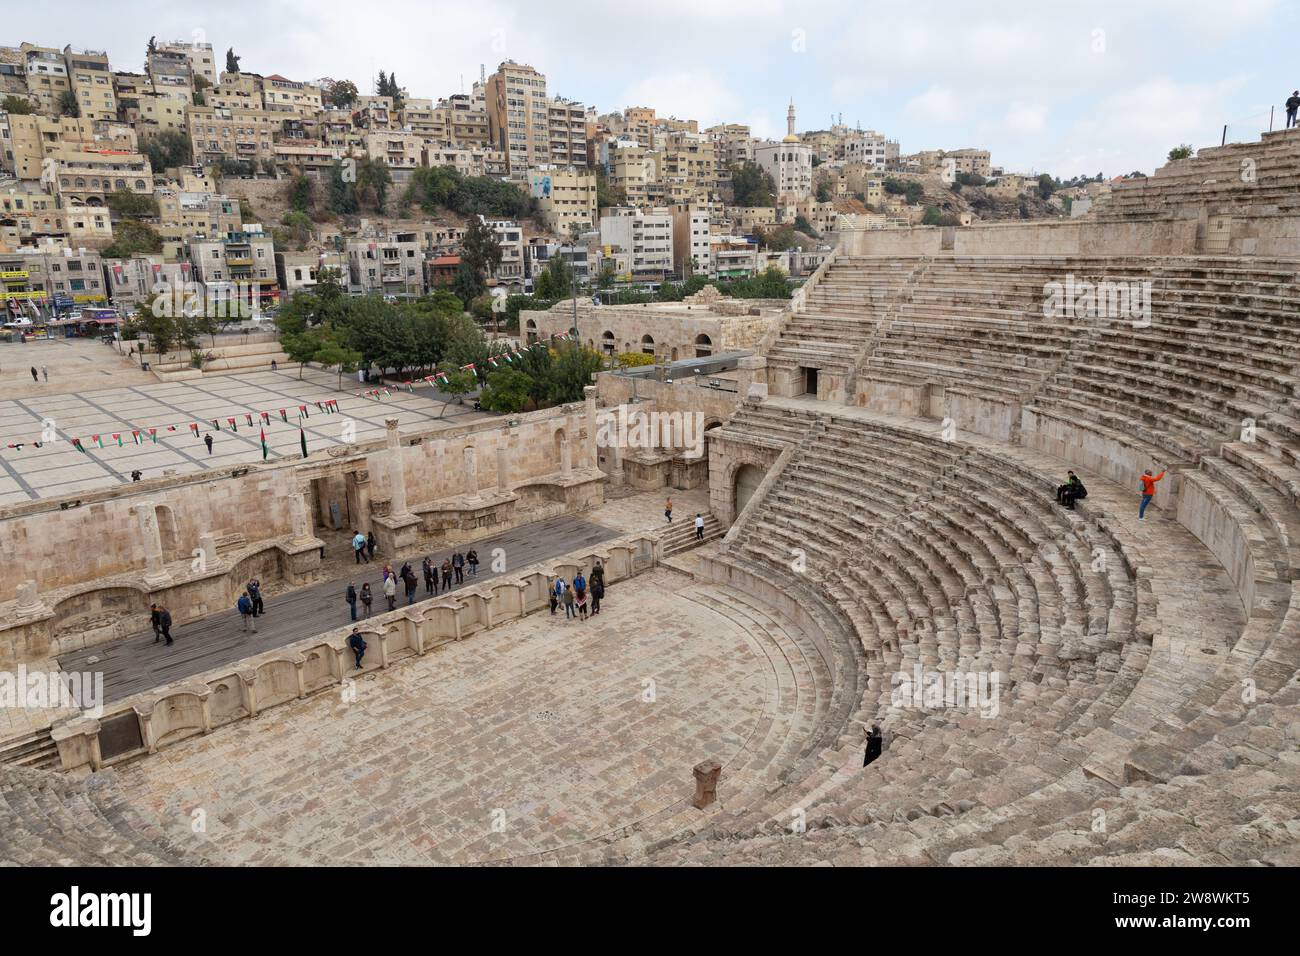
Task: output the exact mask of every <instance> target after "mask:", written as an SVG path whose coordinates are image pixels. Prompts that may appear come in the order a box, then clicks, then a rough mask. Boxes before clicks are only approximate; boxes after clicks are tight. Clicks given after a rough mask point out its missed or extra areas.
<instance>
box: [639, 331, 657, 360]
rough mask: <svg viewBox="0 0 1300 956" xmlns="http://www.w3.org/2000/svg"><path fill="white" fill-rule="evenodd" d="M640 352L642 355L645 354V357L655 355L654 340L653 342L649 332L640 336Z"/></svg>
mask: <svg viewBox="0 0 1300 956" xmlns="http://www.w3.org/2000/svg"><path fill="white" fill-rule="evenodd" d="M641 351H642V352H643V353H644V354H646V355H654V354H655V340H654V336H653V335H651V334H650V333H649V332H647V333H646V334H645V335H643V336H641Z"/></svg>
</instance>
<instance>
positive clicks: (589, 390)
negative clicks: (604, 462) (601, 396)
mask: <svg viewBox="0 0 1300 956" xmlns="http://www.w3.org/2000/svg"><path fill="white" fill-rule="evenodd" d="M596 391H597V389H596V386H595V385H584V386H583V387H582V397H583V401H585V402H586V404H587V446H586V447H585V448H583V455H582V460H583V461H585V462H586V467H588V468H597V467H599V464H600V452H599V451H598V450H597V448H596Z"/></svg>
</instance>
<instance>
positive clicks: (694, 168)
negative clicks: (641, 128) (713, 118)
mask: <svg viewBox="0 0 1300 956" xmlns="http://www.w3.org/2000/svg"><path fill="white" fill-rule="evenodd" d="M661 166H662V171H661V175H662V177H663V178H666V179H669V180H677V181H680V182H682V183H684V184H685V185H686V187H687V190H688V192H690V193H699V194H700V198H701V199H702V200H707V199H708V194H709V193H710V192H711V191H712V190H714V189H716V188H717V185H718V178H719V177H718V162H717V150H716V146H715V144H714V142H713V141H712V140H711V139H710V138H709V137H708V135H707V134H705V133H697V132H691V131H690V130H677V131H674V132H670V133H668V134H667V136H666V137H665V140H664V151H663V160H662V163H661Z"/></svg>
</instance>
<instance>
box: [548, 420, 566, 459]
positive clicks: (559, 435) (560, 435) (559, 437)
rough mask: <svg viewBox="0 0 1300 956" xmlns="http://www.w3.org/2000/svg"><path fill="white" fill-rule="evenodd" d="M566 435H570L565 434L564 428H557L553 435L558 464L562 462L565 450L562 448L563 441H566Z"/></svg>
mask: <svg viewBox="0 0 1300 956" xmlns="http://www.w3.org/2000/svg"><path fill="white" fill-rule="evenodd" d="M566 437H568V436H567V435H565V433H564V429H563V428H557V429H555V434H554V435H552V436H551V445H552V450H553V451H554V452H555V463H556V464H557V465H558V464H559V463H560V460H561V455H562V454H563V452H562V451H561V450H560V449H561V448H562V447H563V445H562V444H561V443H562V442H563V441H564V439H565V438H566Z"/></svg>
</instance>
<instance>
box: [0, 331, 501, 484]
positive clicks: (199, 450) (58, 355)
mask: <svg viewBox="0 0 1300 956" xmlns="http://www.w3.org/2000/svg"><path fill="white" fill-rule="evenodd" d="M33 365H34V366H35V367H36V368H37V370H38V372H39V370H40V368H41V366H42V365H46V366H48V368H49V373H50V381H49V382H48V383H47V382H45V381H44V380H42V381H41V382H39V383H33V382H32V379H31V374H30V372H29V368H30V367H32V366H33ZM360 387H361V386H359V385H358V383H357V381H356V376H355V375H353V376H351V377H349V376H344V377H343V390H342V391H339V389H338V376H337V374H331V373H329V372H324V371H321V370H319V369H311V368H308V369H305V370H304V372H303V376H302V378H301V379H299V377H298V368H297V366H286V367H283V368H281V369H279V370H277V371H274V372H272V371H270V370H266V371H260V372H244V373H235V374H230V375H209V376H206V377H204V378H202V379H197V380H192V381H181V382H168V383H164V382H159V381H158V380H157V378H155V377H154V376H153V375H152V374H151V373H146V372H141V371H140V370H139V369H138V367H136V366H133V365H132V362H131V360H129V359H128V358H126V357H124V356H120V355H118V354H117V351H116V349H115V348H114V347H112V346H107V345H104V344H103V343H101V342H99V341H96V340H91V339H70V340H60V341H53V342H37V343H30V344H28V345H23V346H17V345H8V346H3V347H0V506H4V505H6V504H19V503H22V502H25V501H31V500H35V499H39V498H56V497H62V496H65V495H70V494H76V493H78V492H83V491H90V490H93V489H97V488H103V487H111V486H114V485H120V484H127V483H129V482H130V481H131V472H132V471H133V470H136V469H138V470H140V471H141V472H142V473H143V477H145V478H157V477H160V476H162V475H163V474H164V472H175V473H176V474H186V473H189V472H195V471H202V470H204V469H208V468H229V467H232V466H236V465H245V464H251V463H256V462H260V461H261V460H262V450H261V441H260V438H259V434H258V432H259V428H260V427H261V426H260V419H259V418H258V413H259V412H264V411H265V412H269V413H270V416H271V423H270V425H268V426H266V438H267V444H268V446H269V448H270V457H269V459H268V460H276V459H278V458H295V459H296V458H299V457H301V454H302V451H301V445H300V440H299V435H298V416H297V411H296V409H297V406H298V405H301V404H306V405H307V406H308V412H309V415H310V417H309V418H308V419H307V420H306V421H304V422H303V427H304V431H305V432H306V437H307V448H308V451H309V452H311V451H319V450H321V449H323V448H326V447H329V446H332V445H339V444H344V443H345V440H344V438H345V432H344V426H345V423H347V422H352V423H354V425H355V432H354V434H355V437H354V438H353V439H352V440H354V441H357V442H365V441H370V440H374V439H379V438H382V437H383V435H384V419H385V418H392V417H396V418H398V419H400V421H401V423H402V429H403V430H404V431H411V432H413V431H419V430H422V429H428V428H433V427H437V426H439V425H446V426H448V427H450V426H452V425H462V424H465V423H466V422H468V421H472V420H475V419H477V418H480V417H485V414H484V413H477V412H474V411H473V406H472V404H463V405H447V404H446V403H445V402H444V401H443V400H442V397H441V396H440V395H439V393H438V392H436V391H434V390H433V389H432V388H429V387H427V386H425V387H420V388H416V389H415V391H414V392H408V391H407V390H406V389H404V388H401V387H400V386H399V387H396V388H390V391H391V395H390V396H388V397H386V398H383V399H375V398H365V397H363V398H357V397H356V391H357V389H358V388H360ZM365 387H366V388H370V387H372V386H365ZM331 398H332V399H336V400H337V401H338V403H339V413H338V414H334V415H325V414H321V413H320V412H318V411H317V410H316V406H315V404H314V403H315V402H317V401H324V400H326V399H331ZM282 408H283V409H285V410H286V412H287V413H288V417H289V421H288V423H285V422H284V421H282V420H281V418H280V415H279V410H280V409H282ZM444 408H445V413H444ZM245 414H252V415H253V421H254V425H253V427H251V428H250V427H248V425H247V420H246V419H245V418H244V417H243V416H244V415H245ZM228 417H233V418H235V419H236V422H237V425H238V430H237V431H233V432H232V431H230V430H229V429H228V427H227V424H226V418H228ZM213 419H219V420H220V422H221V430H220V431H219V432H218V431H215V430H213V429H212V427H211V422H212V420H213ZM190 422H197V423H198V424H199V425H200V428H201V431H200V435H199V436H198V437H195V435H194V434H193V433H192V432H191V431H190V429H189V423H190ZM47 423H48V425H47ZM169 425H174V426H176V430H175V431H167V430H166V429H167V426H169ZM51 426H52V428H53V433H54V434H55V435H57V440H55V441H54V442H53V443H46V442H42V447H40V448H37V447H35V442H41V441H42V435H43V433H44V432H45V431H46V429H47V427H51ZM149 428H156V429H157V430H158V432H157V434H158V441H157V443H156V444H155V443H154V442H153V441H151V440H150V439H149V438H148V437H147V435H146V436H144V437H142V440H143V442H144V444H141V445H136V444H135V443H134V441H133V439H132V437H131V432H132V431H133V430H142V431H144V430H147V429H149ZM208 432H211V433H212V436H213V439H214V444H213V448H212V454H211V455H209V454H208V452H207V449H206V447H205V446H204V444H203V441H202V435H204V434H207V433H208ZM113 434H120V435H121V436H122V442H123V444H122V445H121V447H119V446H118V444H117V442H116V441H114V440H113V439H112V438H111V437H110V436H111V435H113ZM92 435H99V436H100V437H101V438H102V439H103V442H104V447H103V448H97V447H95V446H94V443H93V441H92V440H91V436H92ZM74 437H75V438H80V439H81V442H82V445H83V446H84V447H85V448H86V452H85V453H82V452H79V451H77V450H76V449H75V448H74V447H73V446H72V444H71V443H70V442H69V441H68V439H70V438H74ZM17 443H22V444H23V447H22V448H21V449H14V448H9V447H8V446H9V445H10V444H17Z"/></svg>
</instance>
